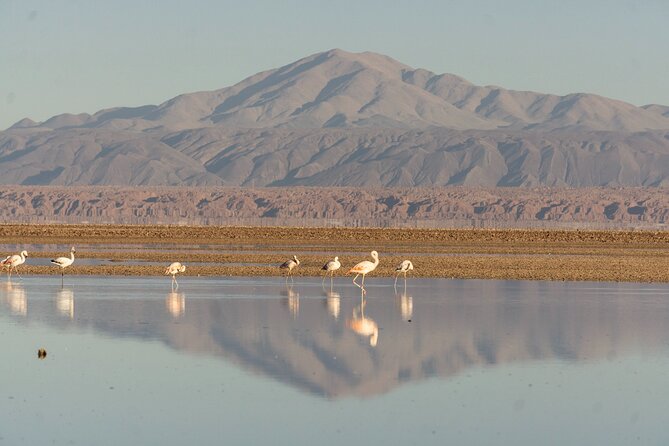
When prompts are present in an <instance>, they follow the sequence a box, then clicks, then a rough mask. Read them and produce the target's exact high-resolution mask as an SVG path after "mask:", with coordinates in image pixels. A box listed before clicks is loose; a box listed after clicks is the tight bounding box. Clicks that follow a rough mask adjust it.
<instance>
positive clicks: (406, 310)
mask: <svg viewBox="0 0 669 446" xmlns="http://www.w3.org/2000/svg"><path fill="white" fill-rule="evenodd" d="M397 305H398V306H399V307H400V314H401V315H402V319H404V320H405V321H407V320H410V319H411V318H412V317H413V297H411V296H408V295H407V293H406V290H405V291H404V292H403V293H402V294H398V295H397Z"/></svg>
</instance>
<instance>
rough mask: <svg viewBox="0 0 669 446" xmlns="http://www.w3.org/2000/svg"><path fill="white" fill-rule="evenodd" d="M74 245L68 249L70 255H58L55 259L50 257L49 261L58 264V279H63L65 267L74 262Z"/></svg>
mask: <svg viewBox="0 0 669 446" xmlns="http://www.w3.org/2000/svg"><path fill="white" fill-rule="evenodd" d="M75 252H76V251H75V250H74V246H73V247H72V248H71V249H70V257H58V258H57V259H51V263H53V264H54V265H58V266H60V280H61V282H62V281H63V276H64V275H65V268H67V267H68V266H70V265H72V264H73V263H74V253H75Z"/></svg>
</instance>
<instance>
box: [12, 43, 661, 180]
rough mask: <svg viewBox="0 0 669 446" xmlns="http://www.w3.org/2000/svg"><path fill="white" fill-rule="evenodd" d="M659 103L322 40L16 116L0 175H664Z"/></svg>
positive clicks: (493, 177)
mask: <svg viewBox="0 0 669 446" xmlns="http://www.w3.org/2000/svg"><path fill="white" fill-rule="evenodd" d="M668 110H669V108H667V107H665V106H661V105H648V106H644V107H636V106H634V105H631V104H628V103H625V102H622V101H617V100H614V99H608V98H604V97H601V96H597V95H592V94H584V93H577V94H570V95H566V96H557V95H550V94H543V93H536V92H527V91H514V90H506V89H503V88H500V87H495V86H476V85H474V84H472V83H470V82H468V81H467V80H465V79H463V78H461V77H458V76H456V75H452V74H435V73H432V72H430V71H427V70H423V69H414V68H412V67H409V66H407V65H404V64H402V63H400V62H398V61H395V60H393V59H391V58H389V57H387V56H383V55H380V54H374V53H360V54H354V53H348V52H345V51H342V50H330V51H327V52H323V53H318V54H315V55H312V56H309V57H306V58H303V59H300V60H298V61H296V62H293V63H291V64H288V65H286V66H283V67H280V68H277V69H273V70H268V71H265V72H261V73H258V74H255V75H253V76H251V77H249V78H247V79H245V80H243V81H241V82H239V83H238V84H236V85H233V86H230V87H225V88H221V89H219V90H214V91H203V92H196V93H189V94H183V95H180V96H177V97H175V98H173V99H170V100H168V101H166V102H164V103H162V104H159V105H146V106H141V107H132V108H129V107H119V108H113V109H106V110H101V111H98V112H96V113H94V114H86V113H82V114H61V115H57V116H54V117H52V118H50V119H48V120H46V121H44V122H40V123H36V122H34V121H32V120H30V119H28V118H26V119H23V120H21V121H19V122H18V123H16V124H15V125H13V126H12V127H10V128H9V129H7V130H6V131H4V132H0V183H3V184H24V185H49V184H53V185H119V186H127V185H149V186H177V185H178V186H182V185H190V186H220V185H225V186H295V185H309V186H364V187H388V186H392V187H400V186H401V187H413V186H425V187H432V186H446V185H474V186H537V185H542V186H543V185H545V186H570V187H590V186H662V185H666V184H667V182H668V181H669V116H668V115H669V111H668Z"/></svg>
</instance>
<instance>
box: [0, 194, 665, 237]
mask: <svg viewBox="0 0 669 446" xmlns="http://www.w3.org/2000/svg"><path fill="white" fill-rule="evenodd" d="M0 218H1V219H2V221H5V222H17V223H20V222H72V223H76V222H90V223H160V224H223V225H232V224H261V225H293V224H295V225H307V226H338V225H341V226H397V225H408V226H424V227H459V226H463V227H466V226H477V225H478V226H480V225H483V226H489V227H495V226H500V227H509V226H518V227H523V226H546V227H551V226H553V225H560V226H565V227H569V226H574V227H578V226H579V225H581V226H588V225H590V226H592V227H611V226H612V227H615V226H621V227H637V226H638V227H653V226H655V227H661V225H664V224H666V223H667V222H668V221H669V194H668V193H667V190H666V189H662V188H625V189H610V188H580V189H554V188H551V189H548V188H533V189H518V188H513V189H511V188H489V189H483V188H466V187H453V188H429V189H428V188H414V189H398V188H393V189H378V188H372V189H357V188H311V187H298V188H253V189H251V188H130V187H51V186H49V187H29V186H5V187H4V188H3V190H2V192H0Z"/></svg>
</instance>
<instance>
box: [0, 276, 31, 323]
mask: <svg viewBox="0 0 669 446" xmlns="http://www.w3.org/2000/svg"><path fill="white" fill-rule="evenodd" d="M2 291H3V293H4V295H5V302H7V305H8V306H9V311H10V312H11V313H12V314H14V315H17V316H26V315H27V314H28V298H27V297H26V290H25V289H24V288H23V285H21V284H18V283H12V282H11V281H7V282H3V283H2Z"/></svg>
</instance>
